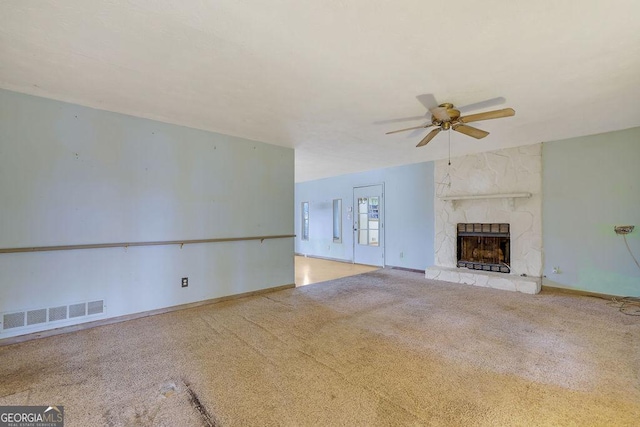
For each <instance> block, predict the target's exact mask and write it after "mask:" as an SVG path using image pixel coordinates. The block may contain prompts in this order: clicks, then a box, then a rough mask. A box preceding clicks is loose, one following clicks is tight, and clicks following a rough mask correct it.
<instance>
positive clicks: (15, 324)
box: [2, 311, 24, 329]
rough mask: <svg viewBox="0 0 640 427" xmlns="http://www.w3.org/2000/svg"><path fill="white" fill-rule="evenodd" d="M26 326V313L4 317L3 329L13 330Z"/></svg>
mask: <svg viewBox="0 0 640 427" xmlns="http://www.w3.org/2000/svg"><path fill="white" fill-rule="evenodd" d="M22 326H24V311H21V312H19V313H9V314H5V315H4V316H2V329H13V328H20V327H22Z"/></svg>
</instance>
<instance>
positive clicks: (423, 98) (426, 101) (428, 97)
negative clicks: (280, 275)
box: [416, 93, 438, 110]
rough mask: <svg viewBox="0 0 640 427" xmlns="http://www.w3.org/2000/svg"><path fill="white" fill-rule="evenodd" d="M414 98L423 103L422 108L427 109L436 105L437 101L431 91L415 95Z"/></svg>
mask: <svg viewBox="0 0 640 427" xmlns="http://www.w3.org/2000/svg"><path fill="white" fill-rule="evenodd" d="M416 99H417V100H418V101H419V102H420V104H422V105H424V108H426V109H427V110H431V109H432V108H436V107H438V101H436V97H435V96H433V94H432V93H425V94H422V95H418V96H416Z"/></svg>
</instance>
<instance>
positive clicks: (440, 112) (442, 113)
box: [429, 107, 450, 122]
mask: <svg viewBox="0 0 640 427" xmlns="http://www.w3.org/2000/svg"><path fill="white" fill-rule="evenodd" d="M429 111H430V112H431V114H432V115H433V117H435V118H436V119H438V120H440V121H441V122H447V121H449V120H450V117H449V113H447V109H446V108H445V107H435V108H432V109H430V110H429Z"/></svg>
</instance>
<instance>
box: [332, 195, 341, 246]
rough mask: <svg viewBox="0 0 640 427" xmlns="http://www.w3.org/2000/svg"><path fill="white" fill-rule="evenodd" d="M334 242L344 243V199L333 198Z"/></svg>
mask: <svg viewBox="0 0 640 427" xmlns="http://www.w3.org/2000/svg"><path fill="white" fill-rule="evenodd" d="M333 242H334V243H342V199H333Z"/></svg>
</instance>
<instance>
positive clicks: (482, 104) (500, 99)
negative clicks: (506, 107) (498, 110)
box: [458, 96, 507, 113]
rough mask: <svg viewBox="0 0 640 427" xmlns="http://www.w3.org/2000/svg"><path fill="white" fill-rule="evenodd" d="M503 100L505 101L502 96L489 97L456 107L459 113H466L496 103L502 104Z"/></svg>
mask: <svg viewBox="0 0 640 427" xmlns="http://www.w3.org/2000/svg"><path fill="white" fill-rule="evenodd" d="M505 102H507V100H506V99H505V98H504V97H502V96H499V97H497V98H491V99H487V100H485V101H480V102H475V103H473V104H467V105H465V106H463V107H458V111H460V112H461V113H466V112H468V111H475V110H484V109H487V108H491V107H497V106H498V105H501V104H504V103H505Z"/></svg>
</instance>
